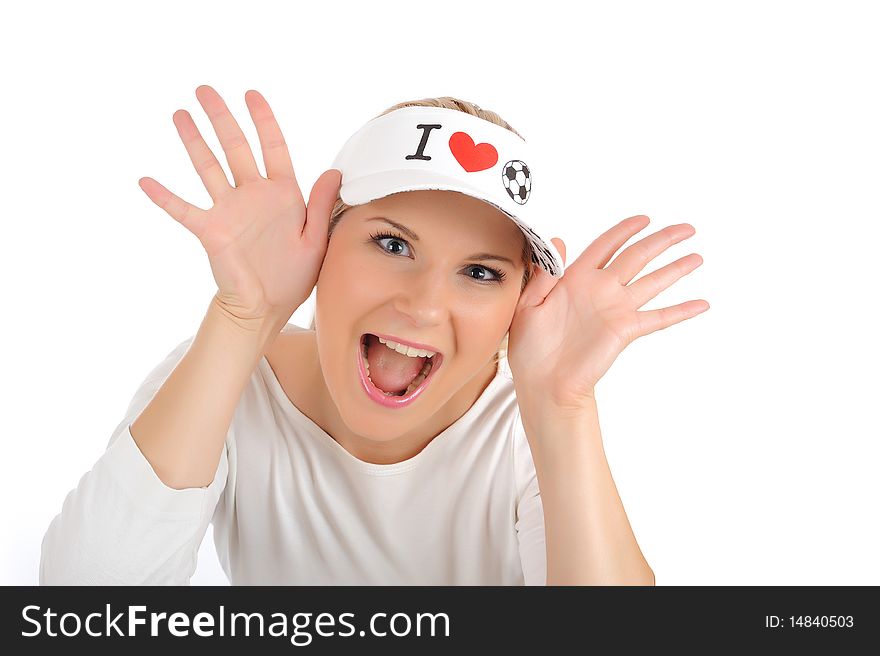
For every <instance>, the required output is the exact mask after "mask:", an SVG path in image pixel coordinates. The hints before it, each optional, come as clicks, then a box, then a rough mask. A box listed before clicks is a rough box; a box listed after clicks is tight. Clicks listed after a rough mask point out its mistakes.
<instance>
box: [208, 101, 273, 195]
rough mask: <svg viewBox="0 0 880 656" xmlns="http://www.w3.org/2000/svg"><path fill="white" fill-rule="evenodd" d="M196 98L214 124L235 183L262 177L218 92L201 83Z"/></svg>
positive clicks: (238, 184)
mask: <svg viewBox="0 0 880 656" xmlns="http://www.w3.org/2000/svg"><path fill="white" fill-rule="evenodd" d="M196 98H198V99H199V102H200V103H201V105H202V108H203V109H204V110H205V114H207V115H208V119H209V120H210V121H211V125H213V126H214V132H216V133H217V138H218V139H219V140H220V145H221V146H222V147H223V152H224V153H226V161H228V162H229V170H230V171H232V177H233V178H234V179H235V185H236V186H240V185H241V183H243V182H247V181H249V180H256V179H257V178H259V177H262V176H261V175H260V171H259V169H258V168H257V162H256V161H255V160H254V154H253V153H252V152H251V147H250V144H248V141H247V139H246V138H245V136H244V132H242V131H241V128H240V127H239V125H238V123H237V122H236V120H235V118H234V117H233V116H232V113H231V112H230V111H229V108H228V107H227V106H226V103H225V102H224V101H223V98H221V97H220V94H218V93H217V92H216V91H214V89H212V88H211V87H209V86H208V85H207V84H203V85H202V86H200V87H199V88H197V89H196Z"/></svg>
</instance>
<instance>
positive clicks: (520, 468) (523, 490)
mask: <svg viewBox="0 0 880 656" xmlns="http://www.w3.org/2000/svg"><path fill="white" fill-rule="evenodd" d="M513 469H514V480H515V481H516V491H517V501H516V524H515V528H516V536H517V540H518V542H519V557H520V561H521V563H522V569H523V578H524V581H525V585H546V582H547V550H546V546H545V542H544V506H543V505H542V503H541V492H540V490H539V489H538V476H537V472H536V471H535V463H534V461H533V460H532V450H531V448H530V447H529V442H528V439H527V438H526V431H525V427H524V426H523V423H522V419H521V417H520V413H519V408H517V411H516V421H515V422H514V425H513Z"/></svg>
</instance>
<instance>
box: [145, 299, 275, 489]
mask: <svg viewBox="0 0 880 656" xmlns="http://www.w3.org/2000/svg"><path fill="white" fill-rule="evenodd" d="M283 325H284V322H283V321H281V320H280V319H278V320H274V321H266V322H261V323H259V324H248V325H243V324H240V323H238V322H237V321H236V320H235V319H234V317H231V316H230V315H228V314H227V313H226V312H224V310H223V309H222V308H221V307H220V306H219V305H217V304H216V300H215V299H212V301H211V303H210V305H209V306H208V311H207V312H206V313H205V317H204V319H203V320H202V324H201V326H200V327H199V330H198V332H197V333H196V336H195V337H194V339H193V341H192V344H191V345H190V347H189V349H188V350H187V352H186V354H184V356H183V358H182V359H181V361H180V362H179V363H178V365H177V366H176V367H175V368H174V370H173V371H172V372H171V374H170V375H169V376H168V378H167V379H166V380H165V382H164V383H163V384H162V386H161V387H160V388H159V390H158V391H157V392H156V394H155V396H154V397H153V398H152V400H151V401H150V403H149V404H148V405H147V406H146V407H145V408H144V410H143V411H142V412H141V414H140V415H139V416H138V417H137V419H136V420H135V421H134V422H133V423H132V424H131V426H130V430H131V435H132V437H133V438H134V441H135V442H136V443H137V445H138V448H139V449H140V450H141V452H142V453H143V454H144V457H145V458H146V459H147V460H148V461H149V463H150V465H151V466H152V467H153V470H154V471H155V472H156V475H157V476H158V477H159V478H160V479H161V480H162V482H163V483H165V485H167V486H168V487H171V488H175V489H184V488H192V487H205V486H207V485H210V483H211V481H212V480H213V478H214V473H215V471H216V469H217V466H218V463H219V461H220V455H221V453H222V449H223V445H224V442H225V439H226V434H227V432H228V430H229V425H230V424H231V422H232V416H233V414H234V412H235V407H236V406H237V405H238V401H239V399H240V397H241V394H242V391H243V390H244V388H245V386H246V385H247V382H248V380H249V379H250V376H251V375H252V373H253V371H254V369H255V367H256V365H257V363H258V362H259V360H260V358H261V357H262V356H263V353H264V352H265V351H266V349H268V347H269V346H270V345H271V344H272V342H273V340H274V339H275V337H276V336H277V335H278V332H279V331H280V329H281V328H282V327H283Z"/></svg>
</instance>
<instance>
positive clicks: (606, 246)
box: [572, 214, 651, 269]
mask: <svg viewBox="0 0 880 656" xmlns="http://www.w3.org/2000/svg"><path fill="white" fill-rule="evenodd" d="M650 221H651V220H650V219H649V218H648V217H647V216H645V215H644V214H639V215H636V216H631V217H629V218H628V219H624V220H623V221H621V222H620V223H618V224H617V225H616V226H614V227H613V228H611V229H610V230H607V231H605V232H603V233H602V234H601V235H599V236H598V237H597V238H596V239H595V240H594V241H593V243H591V244H590V245H589V246H587V248H586V249H585V250H584V252H583V253H581V254H580V257H578V259H577V260H575V263H579V262H581V261H583V262H585V263H586V264H587V266H589V267H591V268H593V269H601V268H603V267H604V266H605V265H606V264H607V263H608V260H610V259H611V256H612V255H614V254H615V253H616V252H617V250H618V249H619V248H620V247H621V246H623V245H624V244H625V243H626V240H627V239H629V238H630V237H632V236H633V235H634V234H636V233H637V232H638V231H639V230H642V229H644V228H645V226H647V225H648V223H649V222H650ZM572 266H574V264H573V265H572Z"/></svg>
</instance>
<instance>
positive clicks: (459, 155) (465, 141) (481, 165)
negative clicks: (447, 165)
mask: <svg viewBox="0 0 880 656" xmlns="http://www.w3.org/2000/svg"><path fill="white" fill-rule="evenodd" d="M449 150H451V151H452V155H453V156H454V157H455V159H456V160H457V161H458V163H459V164H461V167H462V168H463V169H464V170H465V171H467V172H468V173H473V172H474V171H485V170H486V169H490V168H492V167H493V166H495V163H496V162H498V151H497V150H495V146H493V145H492V144H490V143H481V144H474V140H473V139H471V136H470V135H469V134H468V133H467V132H456V133H455V134H453V135H452V136H451V137H449Z"/></svg>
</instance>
